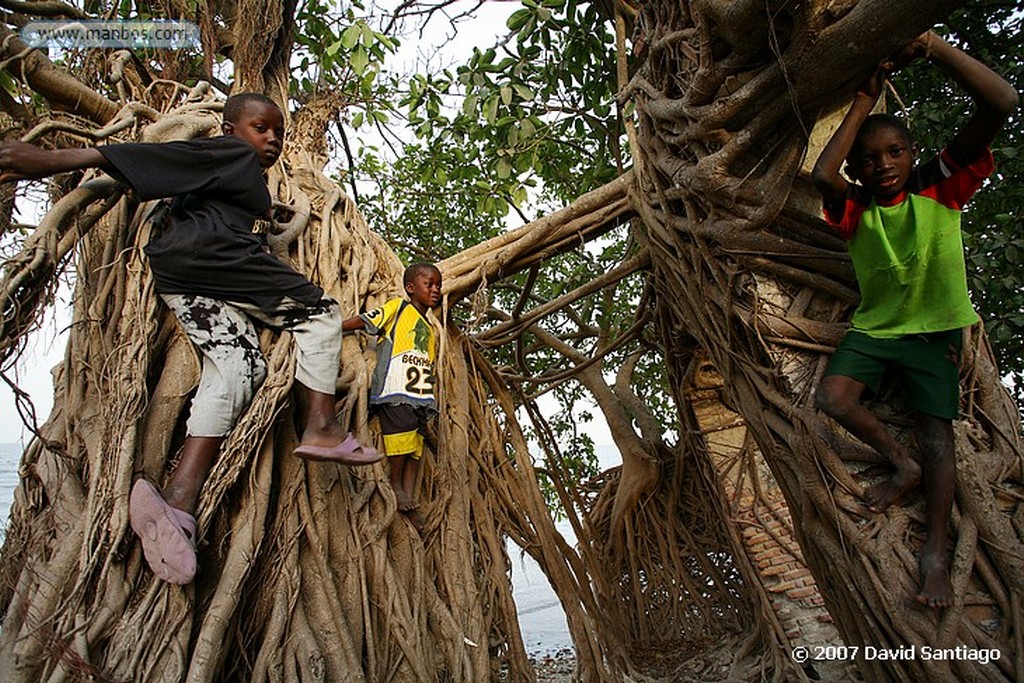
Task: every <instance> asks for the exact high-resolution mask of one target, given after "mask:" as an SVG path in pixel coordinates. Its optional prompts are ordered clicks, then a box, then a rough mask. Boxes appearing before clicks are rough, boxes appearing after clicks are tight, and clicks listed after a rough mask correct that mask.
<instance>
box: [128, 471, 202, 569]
mask: <svg viewBox="0 0 1024 683" xmlns="http://www.w3.org/2000/svg"><path fill="white" fill-rule="evenodd" d="M128 520H129V522H130V523H131V526H132V529H133V530H134V531H135V533H136V534H138V536H139V539H140V540H141V541H142V552H143V553H144V554H145V556H146V562H147V563H148V564H149V567H150V569H152V570H153V573H154V574H156V575H157V576H158V577H160V578H161V579H163V580H164V581H167V582H168V583H173V584H177V585H184V584H186V583H189V582H190V581H192V579H193V578H195V575H196V566H197V565H196V549H195V542H194V540H193V539H194V538H195V536H196V518H195V517H193V516H192V515H190V514H189V513H187V512H185V511H184V510H179V509H177V508H175V507H172V506H171V505H169V504H168V503H167V501H166V500H164V498H163V496H162V495H160V492H159V491H158V490H157V488H156V487H155V486H153V485H152V484H150V483H149V482H148V481H146V480H145V479H139V480H138V481H136V482H135V486H133V487H132V494H131V497H130V498H129V501H128Z"/></svg>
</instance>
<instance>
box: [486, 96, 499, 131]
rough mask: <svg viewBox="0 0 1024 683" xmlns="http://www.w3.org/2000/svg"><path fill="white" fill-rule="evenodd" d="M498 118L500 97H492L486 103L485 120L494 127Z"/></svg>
mask: <svg viewBox="0 0 1024 683" xmlns="http://www.w3.org/2000/svg"><path fill="white" fill-rule="evenodd" d="M497 118H498V96H497V95H491V96H490V97H488V98H487V100H486V101H485V102H484V119H485V120H486V121H487V123H489V124H491V125H494V121H495V120H496V119H497Z"/></svg>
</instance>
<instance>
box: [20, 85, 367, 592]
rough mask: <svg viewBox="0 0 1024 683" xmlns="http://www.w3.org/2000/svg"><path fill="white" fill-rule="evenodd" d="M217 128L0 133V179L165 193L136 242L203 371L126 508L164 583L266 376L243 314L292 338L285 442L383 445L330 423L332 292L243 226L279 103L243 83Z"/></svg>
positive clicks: (263, 192)
mask: <svg viewBox="0 0 1024 683" xmlns="http://www.w3.org/2000/svg"><path fill="white" fill-rule="evenodd" d="M222 131H223V133H224V135H223V136H221V137H217V138H204V139H196V140H189V141H180V142H168V143H163V144H145V143H140V144H123V145H108V146H104V147H98V148H90V149H60V150H44V149H40V148H38V147H36V146H34V145H29V144H26V143H21V142H8V143H4V144H0V182H9V181H13V180H19V179H23V178H42V177H46V176H49V175H52V174H54V173H61V172H65V171H73V170H80V169H85V168H99V169H102V170H103V171H105V172H107V173H109V174H111V175H112V176H114V177H115V178H116V179H117V180H118V181H119V182H121V183H123V184H125V185H128V186H129V187H131V188H132V189H133V190H134V191H135V194H136V196H137V197H138V198H139V199H141V200H152V199H158V198H162V197H174V200H173V202H172V205H171V211H170V218H169V225H168V226H167V227H166V228H165V229H163V230H162V231H160V232H159V233H158V234H156V235H155V236H154V237H153V238H152V239H151V241H150V243H149V244H148V245H147V246H146V248H145V252H146V255H147V256H148V258H149V264H150V268H151V270H152V273H153V279H154V281H155V288H156V291H157V292H158V293H159V294H160V296H161V298H162V299H163V300H164V301H165V302H166V303H167V305H168V306H169V307H170V308H171V310H172V311H173V312H174V314H175V316H176V317H177V318H178V321H179V322H180V323H181V325H182V327H183V328H184V330H185V332H186V334H188V336H189V338H190V339H191V340H192V341H193V343H194V344H195V346H196V348H197V349H198V350H199V353H200V356H201V360H202V376H201V378H200V382H199V388H198V390H197V392H196V395H195V397H194V399H193V402H192V406H191V410H190V415H189V419H188V422H187V424H186V427H187V436H186V439H185V443H184V446H183V448H182V454H181V459H180V461H179V463H178V466H177V467H176V468H175V470H174V472H173V473H172V474H171V476H170V479H169V480H168V481H167V483H166V485H165V486H164V488H163V490H162V491H159V490H157V489H156V487H154V486H153V485H152V484H150V483H149V482H148V481H146V480H145V479H139V480H138V481H136V483H135V485H134V486H133V488H132V493H131V498H130V503H129V518H130V521H131V525H132V528H133V529H134V530H135V532H136V533H137V534H138V535H139V537H140V538H141V539H142V545H143V550H144V552H145V556H146V560H147V562H148V563H149V565H150V567H151V568H152V569H153V571H154V573H155V574H156V575H157V576H159V577H160V578H162V579H164V580H166V581H169V582H171V583H176V584H185V583H188V582H190V581H191V580H192V578H193V577H194V575H195V572H196V556H195V547H194V541H193V539H194V537H195V527H196V522H195V518H194V516H193V513H194V512H195V507H196V504H197V502H198V499H199V493H200V491H201V489H202V485H203V482H204V481H205V480H206V477H207V475H208V473H209V470H210V467H211V466H212V464H213V461H214V458H215V457H216V455H217V452H218V451H219V449H220V446H221V444H222V443H223V441H224V438H225V437H226V435H227V434H228V432H229V431H230V430H231V428H232V427H233V426H234V424H235V422H236V421H237V419H238V416H239V415H240V414H241V412H242V411H243V410H244V409H245V408H246V407H247V406H248V405H249V403H250V401H251V400H252V397H253V395H254V394H255V392H256V389H258V388H259V386H260V384H261V383H262V382H263V379H264V378H265V377H266V361H265V360H264V358H263V356H262V354H261V352H260V349H259V341H258V338H257V335H256V330H255V328H254V327H253V323H252V319H256V320H258V321H260V322H263V323H265V324H268V325H271V326H274V327H277V328H281V329H287V330H289V331H291V332H292V333H293V335H294V337H295V341H296V345H297V347H298V353H297V363H296V373H295V377H296V380H297V381H298V382H299V384H301V385H302V388H303V393H304V398H305V401H304V403H305V404H306V406H308V407H307V410H306V413H307V415H306V422H305V428H304V430H303V432H302V436H301V444H300V445H299V446H298V447H297V448H296V449H295V454H296V455H298V456H300V457H304V458H307V459H311V460H321V461H329V462H338V463H343V464H348V465H366V464H370V463H374V462H377V461H378V460H380V459H381V457H382V456H381V455H380V454H378V453H377V452H376V451H374V450H373V449H371V448H366V447H363V446H361V445H360V444H359V442H358V441H356V440H355V438H354V437H353V436H352V435H351V434H346V433H345V432H344V431H342V429H341V427H340V425H339V424H338V422H337V418H336V416H335V413H334V392H335V383H336V381H337V376H338V359H339V354H340V351H341V314H340V311H339V308H338V305H337V303H336V302H334V300H332V299H331V298H330V297H328V296H326V295H325V294H324V292H323V290H321V289H320V288H319V287H317V286H316V285H314V284H313V283H312V282H310V281H309V280H307V279H306V278H305V277H303V276H302V275H300V274H299V273H297V272H295V271H294V270H292V269H291V268H290V267H289V266H287V265H286V264H284V263H282V262H281V261H279V260H278V259H277V258H276V257H274V256H273V255H272V254H270V253H269V252H268V251H267V250H266V249H265V248H264V247H265V244H264V242H263V240H262V238H261V236H259V235H256V234H254V233H253V226H254V224H255V221H256V220H257V219H264V218H268V217H269V215H270V209H271V197H270V193H269V191H268V190H267V186H266V181H265V180H264V177H263V169H265V168H268V167H270V166H271V165H273V164H274V162H275V161H277V158H278V157H279V156H280V154H281V149H282V144H283V141H284V116H283V114H282V113H281V110H280V109H279V108H278V107H277V105H276V104H275V103H274V102H273V100H271V99H269V98H267V97H265V96H263V95H258V94H255V93H242V94H239V95H235V96H233V97H230V98H228V100H227V101H226V102H225V104H224V122H223V124H222Z"/></svg>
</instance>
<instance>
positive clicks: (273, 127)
mask: <svg viewBox="0 0 1024 683" xmlns="http://www.w3.org/2000/svg"><path fill="white" fill-rule="evenodd" d="M221 130H223V131H224V134H225V135H234V136H235V137H236V138H241V139H242V140H245V141H246V142H248V143H249V144H250V145H252V146H253V149H255V150H256V154H257V156H259V159H260V166H262V167H263V168H268V167H270V166H273V165H274V162H275V161H277V158H278V157H279V156H281V148H282V146H283V145H284V115H283V114H281V110H280V109H278V108H277V107H275V106H274V105H272V104H266V103H263V102H248V103H246V105H245V108H244V109H242V113H241V114H240V115H239V117H238V120H237V121H225V122H224V123H223V124H221Z"/></svg>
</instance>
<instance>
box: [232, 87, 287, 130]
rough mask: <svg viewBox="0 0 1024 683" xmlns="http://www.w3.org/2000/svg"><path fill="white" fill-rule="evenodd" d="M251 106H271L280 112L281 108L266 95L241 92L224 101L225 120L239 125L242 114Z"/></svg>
mask: <svg viewBox="0 0 1024 683" xmlns="http://www.w3.org/2000/svg"><path fill="white" fill-rule="evenodd" d="M250 104H261V105H269V106H271V107H274V108H275V109H277V110H278V111H280V109H281V108H280V107H278V106H277V102H275V101H274V100H272V99H270V98H269V97H267V96H266V95H261V94H260V93H258V92H240V93H238V94H237V95H232V96H231V97H229V98H227V99H226V100H224V120H225V121H230V122H231V123H238V119H239V118H240V117H241V116H242V112H244V111H245V108H246V107H247V106H249V105H250Z"/></svg>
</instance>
